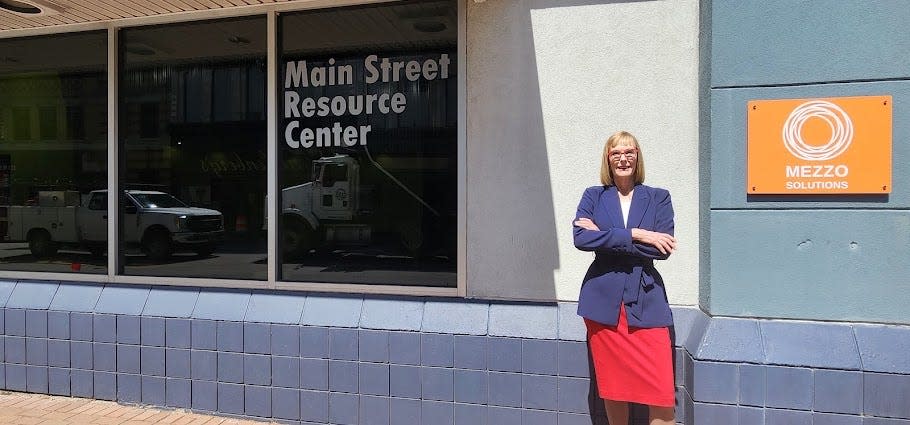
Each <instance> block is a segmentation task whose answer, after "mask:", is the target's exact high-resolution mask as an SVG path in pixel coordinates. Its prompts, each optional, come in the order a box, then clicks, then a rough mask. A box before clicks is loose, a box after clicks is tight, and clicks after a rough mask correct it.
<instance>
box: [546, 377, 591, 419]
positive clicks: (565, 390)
mask: <svg viewBox="0 0 910 425" xmlns="http://www.w3.org/2000/svg"><path fill="white" fill-rule="evenodd" d="M592 392H593V394H592ZM592 396H593V397H594V398H595V399H597V400H600V398H599V397H597V389H596V388H594V386H593V385H592V383H591V380H590V379H588V378H568V377H566V378H563V377H560V378H557V380H556V405H557V408H558V410H559V411H560V412H568V413H579V414H590V412H591V405H590V404H589V400H590V399H591V398H592Z"/></svg>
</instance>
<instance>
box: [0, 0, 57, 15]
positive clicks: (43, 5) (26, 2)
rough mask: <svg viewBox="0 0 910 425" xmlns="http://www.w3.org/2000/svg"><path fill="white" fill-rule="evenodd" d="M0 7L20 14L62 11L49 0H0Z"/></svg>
mask: <svg viewBox="0 0 910 425" xmlns="http://www.w3.org/2000/svg"><path fill="white" fill-rule="evenodd" d="M0 9H2V10H5V11H7V12H12V13H15V14H16V15H20V16H46V15H57V14H59V13H60V12H62V11H63V8H61V7H60V6H59V5H57V4H55V3H54V2H52V1H50V0H0Z"/></svg>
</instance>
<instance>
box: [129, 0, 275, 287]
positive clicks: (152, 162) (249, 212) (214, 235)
mask: <svg viewBox="0 0 910 425" xmlns="http://www.w3.org/2000/svg"><path fill="white" fill-rule="evenodd" d="M237 37H241V38H242V39H243V40H244V41H246V42H245V43H236V42H234V41H231V40H236V39H237ZM265 38H266V22H265V18H264V17H253V18H243V19H231V20H219V21H205V22H195V23H187V24H176V25H163V26H155V27H143V28H132V29H126V30H123V32H122V35H121V43H122V44H121V52H122V54H123V55H124V61H123V63H124V65H123V74H122V76H121V86H120V111H121V112H120V117H121V124H120V136H121V139H122V149H121V152H122V159H121V164H120V182H121V183H120V184H121V188H122V189H124V190H125V191H124V193H122V194H121V197H122V199H121V205H122V207H121V211H120V217H121V232H120V234H121V244H122V253H123V256H124V257H123V259H124V273H125V274H129V275H149V276H186V277H205V278H230V279H261V280H264V279H266V266H267V261H266V232H265V230H264V227H263V225H264V223H265V211H264V208H263V205H264V199H265V195H266V160H265V155H266V154H265V152H266V140H265V138H266V125H265V113H266V112H265V97H266V92H265V55H266V52H265V50H266V46H265ZM187 40H192V42H187Z"/></svg>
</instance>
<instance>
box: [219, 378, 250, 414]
mask: <svg viewBox="0 0 910 425" xmlns="http://www.w3.org/2000/svg"><path fill="white" fill-rule="evenodd" d="M243 394H244V391H243V385H237V384H225V383H220V382H219V383H218V411H219V412H224V413H233V414H237V415H241V414H243V408H244V404H243V402H244V400H243Z"/></svg>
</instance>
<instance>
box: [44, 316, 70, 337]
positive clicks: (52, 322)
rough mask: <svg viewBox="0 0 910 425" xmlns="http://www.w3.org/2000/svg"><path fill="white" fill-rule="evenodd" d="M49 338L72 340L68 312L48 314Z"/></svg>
mask: <svg viewBox="0 0 910 425" xmlns="http://www.w3.org/2000/svg"><path fill="white" fill-rule="evenodd" d="M47 336H48V338H57V339H70V314H69V312H66V311H49V312H47Z"/></svg>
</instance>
